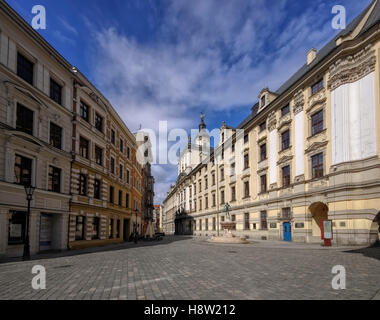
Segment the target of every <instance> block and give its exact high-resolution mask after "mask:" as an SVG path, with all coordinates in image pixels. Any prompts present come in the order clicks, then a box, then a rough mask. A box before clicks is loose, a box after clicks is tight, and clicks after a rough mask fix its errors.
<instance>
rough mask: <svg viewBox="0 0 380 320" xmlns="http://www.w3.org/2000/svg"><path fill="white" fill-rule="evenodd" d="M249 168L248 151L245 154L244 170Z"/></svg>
mask: <svg viewBox="0 0 380 320" xmlns="http://www.w3.org/2000/svg"><path fill="white" fill-rule="evenodd" d="M248 168H249V155H248V153H247V154H245V155H244V170H245V169H248Z"/></svg>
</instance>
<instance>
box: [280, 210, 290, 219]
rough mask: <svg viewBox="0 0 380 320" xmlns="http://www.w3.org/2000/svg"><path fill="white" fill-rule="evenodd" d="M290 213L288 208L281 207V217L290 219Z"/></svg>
mask: <svg viewBox="0 0 380 320" xmlns="http://www.w3.org/2000/svg"><path fill="white" fill-rule="evenodd" d="M291 216H292V213H291V210H290V208H283V209H282V218H283V219H291Z"/></svg>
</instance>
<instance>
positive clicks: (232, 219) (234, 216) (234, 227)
mask: <svg viewBox="0 0 380 320" xmlns="http://www.w3.org/2000/svg"><path fill="white" fill-rule="evenodd" d="M231 221H236V215H234V214H233V215H231ZM233 230H236V224H235V225H234V226H233Z"/></svg>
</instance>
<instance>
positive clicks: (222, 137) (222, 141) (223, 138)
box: [222, 132, 224, 143]
mask: <svg viewBox="0 0 380 320" xmlns="http://www.w3.org/2000/svg"><path fill="white" fill-rule="evenodd" d="M223 142H224V132H223V133H222V143H223Z"/></svg>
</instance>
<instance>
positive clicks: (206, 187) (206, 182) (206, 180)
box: [205, 178, 208, 190]
mask: <svg viewBox="0 0 380 320" xmlns="http://www.w3.org/2000/svg"><path fill="white" fill-rule="evenodd" d="M207 189H208V179H207V178H205V190H207Z"/></svg>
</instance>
